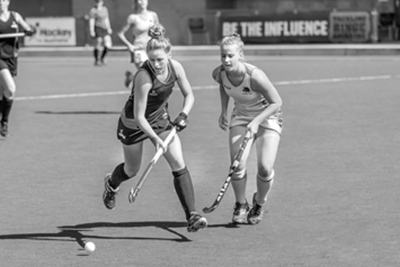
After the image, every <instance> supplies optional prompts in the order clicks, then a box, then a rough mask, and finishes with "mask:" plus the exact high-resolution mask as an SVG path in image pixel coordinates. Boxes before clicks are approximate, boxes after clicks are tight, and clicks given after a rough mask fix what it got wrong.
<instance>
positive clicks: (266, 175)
mask: <svg viewBox="0 0 400 267" xmlns="http://www.w3.org/2000/svg"><path fill="white" fill-rule="evenodd" d="M274 176H275V171H274V169H271V170H270V171H269V172H267V171H264V172H260V171H259V172H258V173H257V179H258V180H260V181H261V182H265V183H269V182H271V181H272V180H273V179H274Z"/></svg>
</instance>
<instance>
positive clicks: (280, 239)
mask: <svg viewBox="0 0 400 267" xmlns="http://www.w3.org/2000/svg"><path fill="white" fill-rule="evenodd" d="M177 59H181V60H182V61H181V62H182V64H183V65H184V66H185V68H186V71H187V75H188V78H189V80H190V82H191V84H192V86H193V88H194V89H195V90H194V93H195V97H196V102H195V106H194V108H193V110H192V112H191V114H190V116H189V127H188V128H187V129H186V130H185V131H183V132H182V133H180V134H179V135H180V137H181V139H182V143H183V150H184V155H185V160H186V163H187V166H188V168H189V169H190V171H191V174H192V178H193V182H194V186H195V192H196V202H197V208H198V210H199V211H201V210H202V208H203V207H204V206H209V205H210V204H211V203H212V202H213V201H214V199H215V197H216V195H217V193H218V191H219V189H220V187H221V185H222V183H223V181H224V179H225V177H226V175H227V173H228V167H229V159H228V143H227V133H226V132H223V131H222V130H220V129H219V128H218V116H219V112H220V106H219V92H218V90H217V89H216V86H215V83H214V82H213V81H212V79H211V74H210V73H211V71H212V69H213V68H214V67H216V66H217V65H218V63H219V62H218V60H219V59H218V56H216V57H197V58H189V57H186V58H177ZM248 62H250V63H253V64H255V65H257V66H259V67H260V68H262V69H263V70H264V71H265V72H266V73H267V74H268V76H269V77H270V79H271V80H272V81H273V82H274V83H275V84H276V87H277V89H278V90H279V92H280V94H281V97H282V99H283V112H284V131H283V135H282V141H281V146H280V150H279V153H278V157H277V161H276V165H275V171H276V179H275V183H274V186H273V188H272V191H271V194H270V197H269V200H268V204H267V206H266V207H267V209H268V213H267V214H266V215H265V216H264V219H263V221H262V222H261V223H260V224H259V225H257V226H248V225H242V226H239V227H232V226H231V225H230V224H229V223H230V220H231V214H232V208H233V204H234V197H233V192H232V189H231V187H230V188H229V190H228V193H227V195H226V196H225V198H224V200H223V201H222V203H221V205H220V207H219V208H218V209H217V210H215V211H214V212H213V213H210V214H208V215H206V217H207V219H208V221H209V227H208V228H207V229H204V230H201V231H199V232H198V233H188V232H187V231H186V222H185V218H184V214H183V211H182V209H181V207H180V204H179V201H178V198H177V197H176V194H175V193H174V189H173V184H172V175H171V172H170V170H169V167H168V165H167V164H166V161H165V160H164V159H160V161H159V162H158V163H157V164H156V166H155V167H154V169H153V170H152V172H151V173H150V176H149V177H148V179H147V180H146V182H145V184H144V187H143V188H142V191H141V192H140V194H139V196H138V198H137V200H136V202H135V203H134V204H130V203H129V202H128V198H127V195H128V191H129V189H130V188H131V187H132V186H134V185H135V184H136V182H137V179H133V180H130V181H128V182H126V183H125V184H123V185H122V188H121V190H120V192H119V194H118V195H117V207H116V209H115V210H113V211H110V210H107V209H106V208H105V207H104V205H103V203H102V197H101V196H102V193H103V177H104V175H105V174H106V173H108V172H111V171H112V170H113V168H114V167H115V166H116V165H117V164H119V163H120V162H121V161H122V159H123V158H122V149H121V146H120V143H119V141H118V140H117V139H116V133H115V129H116V124H117V120H118V116H119V112H120V110H121V108H122V106H123V105H124V103H125V100H126V98H127V96H128V91H127V90H126V89H125V88H124V86H123V82H122V80H123V73H124V72H125V70H126V69H128V68H130V69H133V66H132V65H130V64H129V63H128V60H127V58H124V57H110V58H109V61H108V66H106V67H94V66H93V65H92V59H91V58H90V57H83V58H72V59H71V58H70V59H66V58H56V57H52V58H39V57H29V58H20V61H19V75H18V77H17V86H18V89H17V90H18V91H17V99H16V101H15V102H14V103H15V104H14V106H13V110H12V114H11V118H10V134H11V136H10V137H9V138H7V139H4V138H0V188H1V194H0V201H1V202H0V203H1V217H0V261H1V264H0V265H1V266H5V267H8V266H10V267H11V266H24V267H25V266H30V267H36V266H41V267H42V266H57V267H62V266H68V267H70V266H85V267H92V266H96V267H98V266H221V267H222V266H260V267H261V266H304V267H310V266H335V267H336V266H351V267H357V266H360V267H366V266H399V264H400V244H399V240H400V230H399V219H400V215H399V214H400V213H399V204H400V197H399V188H400V180H399V162H400V156H399V150H400V146H399V143H400V134H399V132H400V117H399V113H400V104H399V99H400V90H399V89H400V86H399V84H400V75H399V74H400V73H399V64H400V58H395V57H378V56H376V57H362V56H359V57H349V56H348V57H336V56H331V57H316V56H314V57H283V56H280V57H259V58H255V57H249V58H248ZM180 107H181V97H180V93H179V92H178V91H176V92H174V94H173V96H172V97H171V100H170V112H171V115H172V117H175V116H176V115H177V114H178V112H179V110H180ZM145 147H146V148H145V154H144V159H143V164H142V167H143V168H142V170H141V171H140V173H139V174H141V172H142V171H143V169H144V166H145V165H146V164H147V163H148V162H149V160H150V159H151V158H152V156H153V155H154V148H153V146H152V145H150V142H149V141H146V145H145ZM248 174H249V179H248V188H247V195H248V199H249V200H250V199H251V196H252V193H253V192H254V190H255V175H256V166H255V153H254V150H253V152H252V154H251V157H250V159H249V164H248ZM85 241H93V242H94V243H95V244H96V251H95V252H94V253H90V254H89V253H87V252H86V251H84V250H83V249H82V244H83V242H85Z"/></svg>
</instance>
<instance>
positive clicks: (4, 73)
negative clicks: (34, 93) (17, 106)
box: [0, 69, 16, 137]
mask: <svg viewBox="0 0 400 267" xmlns="http://www.w3.org/2000/svg"><path fill="white" fill-rule="evenodd" d="M0 85H1V88H2V90H1V91H2V93H3V95H2V96H3V100H2V101H1V114H2V116H1V121H0V127H1V128H0V134H1V135H2V136H4V137H7V136H9V133H8V119H9V115H10V112H11V107H12V105H13V102H14V101H13V98H14V95H15V91H16V85H15V82H14V79H13V77H12V76H11V73H10V71H9V70H8V69H2V70H1V71H0Z"/></svg>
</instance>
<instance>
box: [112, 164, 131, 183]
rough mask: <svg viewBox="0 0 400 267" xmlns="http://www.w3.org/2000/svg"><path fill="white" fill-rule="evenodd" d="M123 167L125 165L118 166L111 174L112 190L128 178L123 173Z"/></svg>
mask: <svg viewBox="0 0 400 267" xmlns="http://www.w3.org/2000/svg"><path fill="white" fill-rule="evenodd" d="M124 165H125V163H121V164H119V165H118V166H117V167H115V169H114V171H113V173H112V174H111V179H110V185H111V187H113V188H114V189H117V188H118V187H119V185H120V184H122V182H124V181H126V180H128V179H129V178H130V177H129V176H128V175H127V174H126V173H125V171H124Z"/></svg>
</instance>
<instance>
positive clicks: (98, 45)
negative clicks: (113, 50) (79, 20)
mask: <svg viewBox="0 0 400 267" xmlns="http://www.w3.org/2000/svg"><path fill="white" fill-rule="evenodd" d="M102 42H103V40H102V37H100V36H97V35H96V40H95V46H94V50H93V56H94V65H95V66H99V65H100V51H101V50H102Z"/></svg>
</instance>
